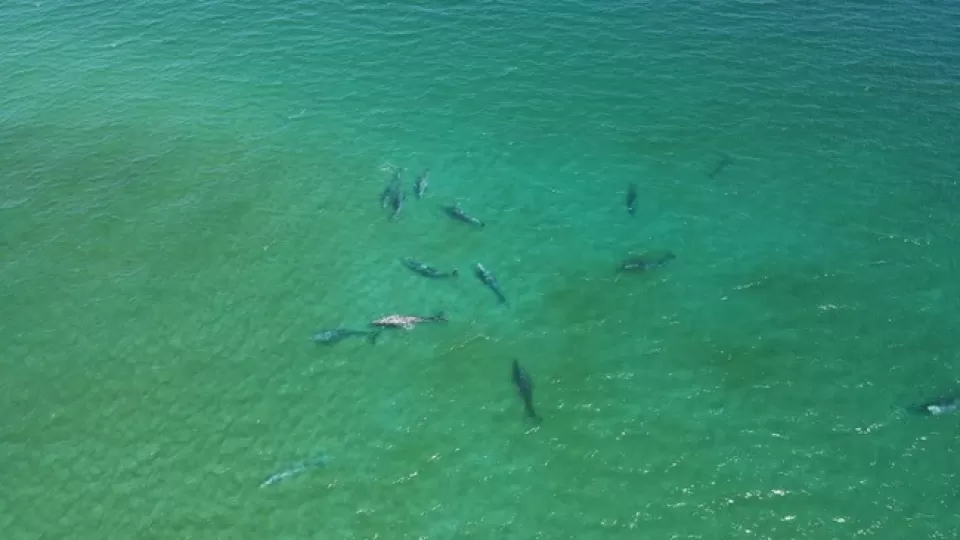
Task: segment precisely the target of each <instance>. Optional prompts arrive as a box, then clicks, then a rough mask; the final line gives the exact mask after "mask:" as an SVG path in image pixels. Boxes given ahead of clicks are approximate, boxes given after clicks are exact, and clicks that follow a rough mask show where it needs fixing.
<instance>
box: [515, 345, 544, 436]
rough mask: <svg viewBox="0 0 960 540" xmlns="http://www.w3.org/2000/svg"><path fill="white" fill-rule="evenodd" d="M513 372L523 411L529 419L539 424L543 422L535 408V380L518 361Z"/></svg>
mask: <svg viewBox="0 0 960 540" xmlns="http://www.w3.org/2000/svg"><path fill="white" fill-rule="evenodd" d="M511 372H512V375H513V384H514V386H516V387H517V392H519V394H520V399H522V400H523V409H524V411H525V412H526V414H527V417H528V418H531V419H533V420H536V421H537V422H538V423H539V422H540V421H541V418H540V415H538V414H537V410H536V409H535V408H534V406H533V378H531V377H530V374H529V373H527V370H525V369H523V367H522V366H521V365H520V362H518V361H517V360H514V361H513V368H512V370H511Z"/></svg>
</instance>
